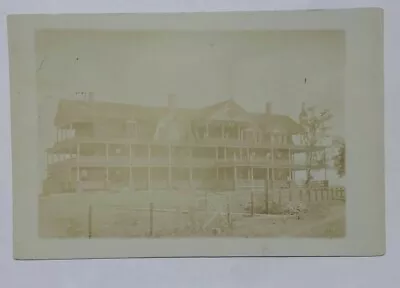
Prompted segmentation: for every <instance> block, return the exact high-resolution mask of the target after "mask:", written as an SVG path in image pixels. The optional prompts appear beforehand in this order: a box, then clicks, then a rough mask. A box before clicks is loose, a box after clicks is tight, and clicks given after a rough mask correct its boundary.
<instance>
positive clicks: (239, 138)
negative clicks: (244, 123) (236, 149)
mask: <svg viewBox="0 0 400 288" xmlns="http://www.w3.org/2000/svg"><path fill="white" fill-rule="evenodd" d="M237 128H238V131H237V133H238V135H237V136H238V140H241V137H240V126H239V125H238V127H237Z"/></svg>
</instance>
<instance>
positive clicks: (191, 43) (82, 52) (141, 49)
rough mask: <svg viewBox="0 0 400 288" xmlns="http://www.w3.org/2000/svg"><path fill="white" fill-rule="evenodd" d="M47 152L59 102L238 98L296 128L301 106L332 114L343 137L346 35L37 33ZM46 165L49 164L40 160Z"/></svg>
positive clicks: (199, 102) (192, 103)
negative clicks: (80, 95)
mask: <svg viewBox="0 0 400 288" xmlns="http://www.w3.org/2000/svg"><path fill="white" fill-rule="evenodd" d="M36 62H37V73H36V79H37V95H38V97H39V103H40V105H39V109H40V114H41V118H40V119H41V121H42V122H41V123H40V131H39V133H40V135H41V137H40V138H41V147H49V146H51V145H52V143H53V142H54V140H55V129H54V127H53V120H54V116H55V113H56V108H57V104H58V101H59V99H60V98H73V97H74V93H75V92H76V91H88V92H89V91H90V92H94V95H95V99H96V100H102V101H115V102H125V103H133V104H142V105H155V106H158V105H166V104H167V96H168V94H175V95H176V97H177V101H178V106H180V107H190V108H198V107H201V106H206V105H211V104H213V103H216V102H219V101H224V100H227V99H230V98H233V99H234V100H235V101H236V102H237V103H239V104H240V105H241V106H242V107H244V108H245V109H246V110H248V111H252V112H264V109H265V103H266V102H267V101H269V102H271V103H272V112H273V113H279V114H286V115H289V116H291V117H292V118H294V119H295V120H297V119H298V115H299V113H300V109H301V103H302V102H306V103H307V104H310V105H316V106H317V107H318V108H319V109H325V108H327V109H330V110H331V111H332V113H333V114H334V118H333V120H332V123H331V126H332V128H333V130H332V133H334V134H335V135H340V136H344V119H343V117H344V68H345V35H344V33H343V32H340V31H304V32H303V31H254V32H253V31H238V32H235V31H227V32H224V31H220V32H215V31H210V32H207V31H204V32H202V31H198V32H190V31H182V32H179V31H132V32H129V31H121V32H118V31H40V32H38V33H37V35H36ZM43 159H44V156H43Z"/></svg>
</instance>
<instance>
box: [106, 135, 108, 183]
mask: <svg viewBox="0 0 400 288" xmlns="http://www.w3.org/2000/svg"><path fill="white" fill-rule="evenodd" d="M108 165H109V163H108V143H106V181H107V184H108Z"/></svg>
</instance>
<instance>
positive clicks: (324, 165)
mask: <svg viewBox="0 0 400 288" xmlns="http://www.w3.org/2000/svg"><path fill="white" fill-rule="evenodd" d="M324 180H326V149H325V148H324Z"/></svg>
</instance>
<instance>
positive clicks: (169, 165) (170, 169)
mask: <svg viewBox="0 0 400 288" xmlns="http://www.w3.org/2000/svg"><path fill="white" fill-rule="evenodd" d="M168 187H169V188H172V147H171V145H168Z"/></svg>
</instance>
